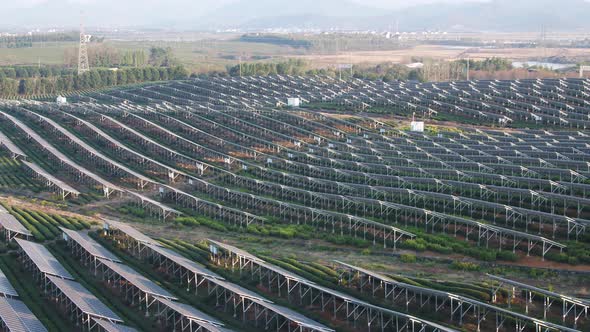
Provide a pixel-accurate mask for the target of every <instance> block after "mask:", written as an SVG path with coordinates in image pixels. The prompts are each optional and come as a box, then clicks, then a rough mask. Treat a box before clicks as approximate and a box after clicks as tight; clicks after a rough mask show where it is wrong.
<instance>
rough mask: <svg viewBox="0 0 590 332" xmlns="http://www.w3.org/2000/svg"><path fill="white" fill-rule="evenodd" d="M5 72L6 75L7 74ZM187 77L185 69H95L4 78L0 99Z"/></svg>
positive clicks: (1, 78)
mask: <svg viewBox="0 0 590 332" xmlns="http://www.w3.org/2000/svg"><path fill="white" fill-rule="evenodd" d="M4 69H5V68H3V70H2V72H4ZM187 77H188V73H187V71H186V69H185V68H184V67H182V66H175V67H151V66H150V67H143V68H122V69H117V70H111V69H93V70H91V71H89V72H86V73H83V74H81V75H78V74H77V73H70V74H66V75H56V76H28V77H21V78H16V77H15V78H10V77H6V76H4V77H1V76H0V97H10V96H15V95H21V96H27V95H44V94H59V93H66V92H71V91H77V90H84V89H99V88H105V87H112V86H118V85H126V84H134V83H142V82H153V81H165V80H178V79H185V78H187Z"/></svg>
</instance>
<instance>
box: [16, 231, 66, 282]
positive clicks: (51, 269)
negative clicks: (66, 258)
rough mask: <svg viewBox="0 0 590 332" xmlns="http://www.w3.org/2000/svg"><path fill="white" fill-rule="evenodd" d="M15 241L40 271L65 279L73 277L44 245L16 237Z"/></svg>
mask: <svg viewBox="0 0 590 332" xmlns="http://www.w3.org/2000/svg"><path fill="white" fill-rule="evenodd" d="M16 243H18V245H19V246H20V248H21V249H22V251H23V253H24V254H25V255H26V256H27V257H28V258H29V259H30V260H31V261H32V262H33V264H35V266H36V267H37V269H38V270H39V271H40V272H41V273H43V274H46V275H53V276H57V277H60V278H65V279H71V280H73V279H74V277H72V275H71V274H70V273H69V272H68V271H67V270H66V269H65V268H64V267H63V265H61V263H60V262H59V261H58V260H57V258H55V256H53V254H51V253H50V252H49V250H47V248H45V246H44V245H42V244H38V243H34V242H30V241H25V240H21V239H16Z"/></svg>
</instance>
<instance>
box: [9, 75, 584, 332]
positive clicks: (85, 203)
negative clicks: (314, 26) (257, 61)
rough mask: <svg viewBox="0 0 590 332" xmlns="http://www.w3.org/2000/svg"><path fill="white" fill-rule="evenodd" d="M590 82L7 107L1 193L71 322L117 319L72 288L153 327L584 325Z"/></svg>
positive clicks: (268, 84) (15, 269)
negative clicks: (87, 304)
mask: <svg viewBox="0 0 590 332" xmlns="http://www.w3.org/2000/svg"><path fill="white" fill-rule="evenodd" d="M589 89H590V83H588V82H587V80H585V79H546V80H518V81H460V82H443V83H413V84H405V83H400V82H392V83H385V82H374V81H368V80H350V81H341V80H336V79H333V78H329V77H320V76H316V77H296V76H278V75H276V76H268V77H243V78H209V79H188V80H179V81H170V82H165V83H154V84H145V85H143V86H141V87H129V88H121V89H117V90H113V91H108V92H93V93H88V94H86V95H84V96H80V97H79V99H76V100H75V101H74V102H70V103H67V104H62V105H59V106H57V105H56V104H55V103H53V102H47V101H44V102H41V101H35V102H33V101H2V102H0V132H1V133H2V136H0V141H1V143H2V153H3V155H0V180H2V179H4V177H1V176H2V174H4V173H7V175H6V177H8V176H9V174H15V175H14V176H15V179H13V178H10V179H11V181H13V182H11V183H9V184H7V185H6V186H7V187H12V186H13V185H14V184H13V183H15V184H18V183H19V182H17V180H18V179H20V180H19V181H21V182H22V183H23V184H22V187H23V190H22V191H21V192H20V194H19V195H20V196H19V197H18V198H16V197H14V194H13V193H11V191H10V190H11V189H3V188H1V187H0V190H3V193H4V194H5V195H12V196H9V197H7V198H4V199H2V200H0V201H1V202H2V205H3V210H5V211H2V212H0V213H2V215H0V217H1V218H0V229H1V230H3V232H4V235H5V236H4V241H5V242H4V243H3V247H1V246H0V249H2V251H1V252H0V256H1V257H0V269H2V270H4V269H6V270H9V271H11V272H8V271H4V272H5V273H7V277H8V278H9V280H10V281H11V282H12V283H14V284H15V286H14V287H15V288H17V291H18V292H19V293H22V295H20V296H21V298H22V300H23V302H24V304H25V305H27V306H28V307H29V308H30V310H31V311H32V312H33V314H34V315H35V316H36V317H37V318H38V319H39V321H40V322H41V323H42V324H43V325H44V326H46V327H47V329H48V330H51V331H58V330H68V328H72V329H73V330H76V328H75V326H77V325H76V324H79V323H80V322H82V323H83V325H84V324H91V325H92V324H98V325H100V323H104V322H102V321H100V320H98V321H97V319H100V317H98V316H100V315H98V313H96V312H85V313H84V314H83V315H81V316H80V317H82V318H73V317H74V316H73V315H71V312H69V311H68V310H76V309H72V308H76V307H79V306H80V305H81V304H80V303H74V305H71V304H72V303H70V302H68V301H71V298H72V294H73V293H72V292H73V291H75V292H77V293H84V294H86V295H85V296H88V297H91V298H95V299H94V300H93V301H97V302H100V303H101V304H100V307H101V308H102V309H101V311H103V312H105V313H106V316H107V317H109V322H110V324H114V325H116V326H117V327H119V328H123V327H129V328H133V329H136V330H141V331H169V330H170V329H171V328H172V327H174V326H176V327H178V326H181V322H188V321H190V322H192V323H193V324H197V325H196V326H201V327H202V328H203V329H204V330H206V331H216V330H231V331H258V330H260V328H261V326H270V327H271V328H272V329H277V330H279V331H287V330H289V327H294V328H295V327H297V328H299V329H301V330H302V331H320V332H328V331H371V330H376V329H378V328H379V329H381V328H383V329H384V330H392V331H401V330H403V329H401V328H399V326H398V325H395V324H394V323H393V322H398V324H405V323H409V322H414V323H413V324H415V328H416V330H415V331H418V330H423V331H429V332H430V331H432V332H435V331H461V330H465V331H473V330H478V329H479V330H481V331H496V330H499V331H516V330H518V331H538V330H539V329H542V330H544V331H545V330H547V331H568V332H570V331H571V332H573V331H584V330H585V329H587V328H588V327H589V326H590V325H588V324H590V322H589V321H588V318H587V317H586V316H585V315H584V314H581V313H583V312H585V310H587V309H588V307H589V306H590V304H589V303H588V300H587V298H588V297H589V295H590V285H589V284H588V282H587V280H588V277H589V275H588V269H589V267H590V255H589V252H590V237H589V235H588V232H587V229H586V228H587V226H588V225H589V224H590V212H589V211H588V206H590V204H589V202H590V198H589V197H588V195H589V190H588V189H590V187H589V186H590V180H589V177H590V170H589V169H588V162H590V150H589V148H588V146H589V144H590V136H589V135H588V134H587V131H586V129H585V128H587V127H588V125H590V123H589V121H588V114H590V111H589V109H588V108H587V107H586V105H585V102H584V97H583V96H584V95H585V94H586V93H587V92H586V91H587V90H589ZM285 96H297V97H298V98H299V99H300V101H301V102H302V103H303V106H304V107H288V106H287V105H286V102H287V99H286V98H285ZM410 114H413V115H414V116H417V117H418V119H420V120H423V121H425V122H426V126H425V130H424V131H412V130H410V126H409V122H408V120H407V119H408V118H409V116H410ZM393 116H395V117H393ZM431 119H435V120H436V121H434V120H431ZM440 121H443V122H440ZM444 121H446V122H444ZM12 157H14V158H12ZM25 165H29V166H27V167H28V169H30V170H33V173H34V174H36V177H37V178H38V179H37V180H35V181H33V182H28V181H30V180H29V178H27V177H20V178H19V177H18V174H20V172H24V169H25ZM3 167H4V168H6V171H5V172H4V173H2V169H3ZM23 174H24V173H23ZM7 179H8V178H7ZM6 181H8V180H6ZM29 187H30V188H29ZM40 199H41V201H40ZM33 253H40V254H41V255H42V256H43V257H44V259H45V260H51V261H54V262H56V263H55V264H52V267H51V270H46V268H45V267H44V266H41V265H40V263H39V261H38V259H37V258H38V257H37V256H35V255H37V254H33ZM303 253H304V254H303ZM28 273H30V274H31V277H30V278H29V277H27V278H29V279H24V280H26V281H27V283H23V282H20V279H21V278H22V277H23V276H24V275H26V274H28ZM56 277H59V278H56ZM31 278H32V279H31ZM58 279H59V280H58ZM25 285H27V286H25ZM532 293H534V294H535V297H533V298H530V296H531V295H530V294H532ZM129 294H132V295H129ZM237 299H240V300H239V301H240V302H239V303H240V306H236V305H234V301H237ZM572 299H573V300H572ZM53 300H55V301H56V303H60V304H61V305H58V306H56V307H55V308H49V309H42V308H43V304H44V303H47V301H53ZM326 301H327V302H326ZM547 301H553V302H554V304H553V305H552V306H547V305H545V306H544V305H543V304H544V303H545V304H546V303H547ZM156 308H157V309H156ZM563 308H566V309H567V308H572V309H571V310H569V311H568V310H565V311H562V310H563ZM350 310H353V311H354V312H358V315H357V314H353V315H351V313H350ZM261 312H264V313H267V314H265V315H259V314H258V313H261ZM55 317H62V318H64V319H56V318H55ZM496 318H497V319H496ZM78 319H80V320H78ZM369 322H377V323H375V324H377V325H370V326H371V327H370V328H366V327H367V326H369V324H368V323H369ZM105 324H106V323H105ZM60 326H66V327H64V328H63V329H62V328H61V327H60ZM88 329H92V328H88Z"/></svg>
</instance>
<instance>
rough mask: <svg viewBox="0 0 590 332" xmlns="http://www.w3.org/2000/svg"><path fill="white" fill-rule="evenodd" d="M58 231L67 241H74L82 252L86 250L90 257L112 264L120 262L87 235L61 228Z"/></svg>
mask: <svg viewBox="0 0 590 332" xmlns="http://www.w3.org/2000/svg"><path fill="white" fill-rule="evenodd" d="M60 229H61V231H62V232H64V234H66V235H67V237H68V238H69V239H71V240H72V241H75V242H76V243H77V244H78V245H80V246H81V247H82V248H84V250H86V251H87V252H88V253H89V254H90V255H92V256H96V257H99V258H104V259H108V260H110V261H113V262H121V260H120V259H119V258H117V256H115V255H113V253H111V252H110V251H108V250H107V249H105V247H103V246H102V245H100V244H99V243H98V242H96V241H95V240H94V239H93V238H91V237H90V236H88V234H86V233H82V232H77V231H73V230H69V229H67V228H63V227H60Z"/></svg>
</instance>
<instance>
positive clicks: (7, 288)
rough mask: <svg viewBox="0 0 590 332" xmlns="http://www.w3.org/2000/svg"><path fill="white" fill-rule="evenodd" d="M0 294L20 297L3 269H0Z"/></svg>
mask: <svg viewBox="0 0 590 332" xmlns="http://www.w3.org/2000/svg"><path fill="white" fill-rule="evenodd" d="M0 294H3V295H4V296H13V297H18V293H17V292H16V290H15V289H14V288H13V287H12V285H11V284H10V281H8V278H6V275H5V274H4V272H2V271H1V270H0Z"/></svg>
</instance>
